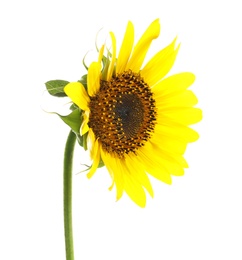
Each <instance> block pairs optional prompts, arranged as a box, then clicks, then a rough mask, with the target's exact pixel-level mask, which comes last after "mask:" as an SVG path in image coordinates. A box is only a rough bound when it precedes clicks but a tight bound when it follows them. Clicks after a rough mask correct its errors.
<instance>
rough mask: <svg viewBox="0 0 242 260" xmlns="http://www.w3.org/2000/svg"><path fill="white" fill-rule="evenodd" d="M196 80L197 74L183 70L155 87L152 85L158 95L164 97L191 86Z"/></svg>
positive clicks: (153, 90)
mask: <svg viewBox="0 0 242 260" xmlns="http://www.w3.org/2000/svg"><path fill="white" fill-rule="evenodd" d="M194 81H195V75H194V74H192V73H190V72H183V73H179V74H175V75H172V76H170V77H168V78H166V79H164V80H162V81H160V82H159V83H158V84H156V85H155V86H154V87H152V92H154V94H155V95H156V97H159V96H161V97H164V96H166V95H171V94H172V95H173V94H174V93H175V92H180V91H184V90H185V89H187V88H188V87H190V86H191V85H192V84H193V82H194Z"/></svg>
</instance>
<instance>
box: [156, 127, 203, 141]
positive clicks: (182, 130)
mask: <svg viewBox="0 0 242 260" xmlns="http://www.w3.org/2000/svg"><path fill="white" fill-rule="evenodd" d="M155 133H158V134H160V135H164V136H170V137H173V138H175V139H178V140H182V141H184V142H194V141H196V140H197V139H198V137H199V135H198V133H197V132H196V131H195V130H193V129H191V128H189V127H187V126H184V125H181V124H177V123H174V122H171V123H169V122H163V124H156V126H155Z"/></svg>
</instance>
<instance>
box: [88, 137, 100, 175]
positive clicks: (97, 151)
mask: <svg viewBox="0 0 242 260" xmlns="http://www.w3.org/2000/svg"><path fill="white" fill-rule="evenodd" d="M99 161H100V145H99V142H98V140H97V139H96V140H95V143H94V146H93V163H92V166H91V169H90V171H89V172H88V174H87V177H88V178H89V179H90V178H91V177H92V176H93V175H94V173H95V172H96V170H97V167H98V165H99Z"/></svg>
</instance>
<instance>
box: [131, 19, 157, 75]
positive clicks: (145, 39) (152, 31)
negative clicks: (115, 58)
mask: <svg viewBox="0 0 242 260" xmlns="http://www.w3.org/2000/svg"><path fill="white" fill-rule="evenodd" d="M159 34H160V23H159V20H158V19H157V20H155V21H154V22H152V23H151V24H150V26H149V27H148V28H147V30H146V31H145V33H144V34H143V35H142V37H141V38H140V40H139V41H138V43H137V44H136V46H135V48H134V51H133V53H132V55H131V58H130V60H129V61H128V64H127V66H126V70H128V69H131V70H132V71H133V72H139V70H140V68H141V66H142V64H143V61H144V59H145V55H146V53H147V51H148V49H149V47H150V44H151V42H152V41H153V40H154V39H156V38H157V37H158V36H159Z"/></svg>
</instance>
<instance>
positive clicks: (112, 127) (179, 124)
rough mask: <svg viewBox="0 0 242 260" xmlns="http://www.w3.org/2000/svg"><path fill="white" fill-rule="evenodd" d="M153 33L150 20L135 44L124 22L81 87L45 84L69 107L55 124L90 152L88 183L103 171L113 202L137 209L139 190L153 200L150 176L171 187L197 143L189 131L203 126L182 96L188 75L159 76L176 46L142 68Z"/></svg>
mask: <svg viewBox="0 0 242 260" xmlns="http://www.w3.org/2000/svg"><path fill="white" fill-rule="evenodd" d="M159 34H160V23H159V20H158V19H156V20H155V21H153V22H152V23H151V24H150V25H149V26H148V28H147V29H146V31H145V32H144V33H143V35H142V36H141V38H140V39H139V40H138V42H137V43H136V44H134V26H133V24H132V23H131V22H128V24H127V27H126V31H125V34H124V38H123V41H122V44H121V47H120V50H119V52H117V49H116V38H115V35H114V33H113V32H110V38H111V43H112V45H111V48H110V49H107V48H106V46H105V45H103V46H102V47H101V48H100V49H99V50H98V55H97V60H96V61H93V62H92V63H91V64H90V66H89V67H88V68H87V69H88V72H87V75H85V76H83V77H82V79H81V80H80V81H77V82H70V83H68V82H62V81H59V82H57V81H50V82H47V83H46V86H47V89H48V86H49V90H50V89H51V90H52V91H53V89H55V91H57V92H58V90H59V92H58V93H57V94H58V95H67V96H68V97H69V98H70V99H71V101H72V103H73V104H72V106H71V110H72V112H71V114H70V115H69V116H67V117H63V116H62V117H61V118H62V119H63V121H64V122H65V123H67V124H68V125H69V126H70V127H71V128H72V130H73V131H74V132H75V133H76V135H77V139H78V141H79V144H80V145H81V146H83V147H84V148H85V149H87V150H88V151H89V153H90V158H91V160H92V165H91V167H90V168H89V170H88V173H87V176H88V178H91V177H92V176H93V175H94V174H95V172H96V171H97V168H98V167H101V166H103V165H105V166H106V168H107V170H108V172H109V174H110V176H111V179H112V185H111V187H110V190H111V189H112V188H113V187H114V186H115V187H116V198H117V200H119V199H120V198H121V197H122V195H123V193H124V192H126V193H127V194H128V196H129V197H130V198H131V199H132V200H133V201H134V202H135V203H136V204H137V205H139V206H140V207H145V204H146V192H145V190H146V191H147V192H148V193H149V194H150V196H151V197H153V195H154V193H153V189H152V185H151V183H150V180H149V177H148V176H149V175H151V176H153V177H155V178H157V179H159V180H161V181H163V182H165V183H167V184H171V182H172V179H171V176H172V175H174V176H181V175H183V174H184V168H187V167H188V164H187V162H186V160H185V159H184V157H183V155H184V152H185V150H186V146H187V144H188V143H190V142H194V141H196V140H197V139H198V134H197V132H196V131H194V130H193V129H192V128H190V127H189V126H190V125H191V124H194V123H197V122H199V121H200V120H201V119H202V111H201V110H200V109H199V108H196V107H194V106H195V105H196V104H197V98H196V96H195V95H194V93H193V92H192V91H191V90H188V87H190V86H191V85H192V84H193V82H194V80H195V76H194V74H192V73H190V72H182V73H178V74H175V75H172V76H168V77H166V75H167V74H168V72H169V71H170V69H171V68H172V66H173V64H174V62H175V59H176V56H177V53H178V50H179V45H178V47H176V39H174V40H173V41H172V42H171V43H170V44H169V45H168V46H167V47H165V48H164V49H162V50H160V51H159V52H157V53H156V54H155V55H154V56H153V57H152V58H151V59H150V60H149V61H148V62H147V63H146V64H143V63H144V59H145V57H146V54H147V51H148V50H149V48H150V45H151V43H152V41H153V40H155V39H156V38H158V36H159ZM55 84H56V85H55ZM53 85H55V86H56V87H53ZM49 92H50V91H49ZM52 94H53V92H52ZM54 94H55V95H56V93H54Z"/></svg>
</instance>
